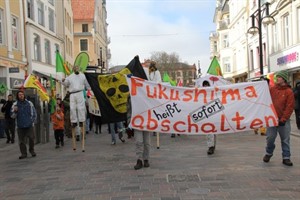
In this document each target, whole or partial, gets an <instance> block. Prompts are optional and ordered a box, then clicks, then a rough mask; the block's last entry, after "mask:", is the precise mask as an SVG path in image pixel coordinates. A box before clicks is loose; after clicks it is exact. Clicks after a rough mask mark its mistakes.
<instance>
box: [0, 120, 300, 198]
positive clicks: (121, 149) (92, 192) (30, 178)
mask: <svg viewBox="0 0 300 200" xmlns="http://www.w3.org/2000/svg"><path fill="white" fill-rule="evenodd" d="M102 130H103V133H102V134H94V133H93V132H90V133H89V134H88V135H87V136H86V152H81V149H80V143H79V142H77V151H76V152H74V151H73V150H72V147H71V146H72V144H71V140H70V139H68V138H65V146H64V147H61V148H59V149H55V142H54V136H53V132H52V133H51V137H50V142H49V143H46V144H37V145H36V147H35V150H36V153H37V157H34V158H33V157H28V158H26V159H23V160H19V159H18V157H19V155H20V152H19V148H18V145H17V143H15V144H6V140H5V139H1V140H0V166H1V173H0V199H1V200H27V199H28V200H29V199H30V200H35V199H41V200H45V199H46V200H48V199H49V200H95V199H100V200H220V199H224V200H229V199H237V200H241V199H243V200H244V199H246V200H247V199H249V200H253V199H259V200H274V199H279V200H285V199H299V197H300V168H299V166H300V137H299V136H298V135H297V134H298V133H297V131H298V130H296V129H293V130H294V131H296V132H295V133H294V134H293V135H292V136H291V153H292V157H291V159H292V161H293V163H294V166H293V167H288V166H285V165H283V164H282V159H281V146H280V142H279V141H280V139H279V138H277V140H276V146H277V148H276V149H275V152H274V156H273V157H272V158H271V161H270V162H269V163H264V162H263V161H262V158H263V156H264V149H265V139H266V137H265V136H261V135H255V134H254V132H252V131H249V132H243V133H231V134H223V135H218V136H217V148H216V151H215V154H214V155H211V156H208V155H207V153H206V151H207V146H206V137H205V136H192V135H181V136H176V137H175V138H171V137H170V135H167V134H160V148H159V149H157V147H156V137H155V136H151V139H152V149H151V158H150V167H149V168H142V169H141V170H134V168H133V166H134V165H135V163H136V156H135V143H134V139H126V142H125V143H122V142H121V141H117V144H116V145H111V136H110V134H108V133H107V126H106V125H104V126H103V127H102Z"/></svg>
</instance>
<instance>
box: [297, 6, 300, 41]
mask: <svg viewBox="0 0 300 200" xmlns="http://www.w3.org/2000/svg"><path fill="white" fill-rule="evenodd" d="M297 28H298V32H297V33H298V34H297V36H298V42H300V34H299V33H300V7H298V8H297Z"/></svg>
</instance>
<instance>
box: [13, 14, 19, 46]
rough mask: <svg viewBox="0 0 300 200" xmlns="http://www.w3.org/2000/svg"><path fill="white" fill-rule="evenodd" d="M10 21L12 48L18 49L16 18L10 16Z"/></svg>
mask: <svg viewBox="0 0 300 200" xmlns="http://www.w3.org/2000/svg"><path fill="white" fill-rule="evenodd" d="M11 21H12V25H11V28H12V40H13V43H12V46H13V48H15V49H18V47H19V34H18V19H17V18H16V17H14V16H12V18H11Z"/></svg>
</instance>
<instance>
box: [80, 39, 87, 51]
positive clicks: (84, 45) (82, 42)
mask: <svg viewBox="0 0 300 200" xmlns="http://www.w3.org/2000/svg"><path fill="white" fill-rule="evenodd" d="M87 50H88V40H87V39H83V40H80V51H87Z"/></svg>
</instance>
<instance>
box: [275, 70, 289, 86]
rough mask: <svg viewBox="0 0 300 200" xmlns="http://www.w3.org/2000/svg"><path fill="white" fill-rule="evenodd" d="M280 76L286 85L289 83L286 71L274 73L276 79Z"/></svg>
mask: <svg viewBox="0 0 300 200" xmlns="http://www.w3.org/2000/svg"><path fill="white" fill-rule="evenodd" d="M278 76H280V77H281V78H283V80H285V82H286V83H287V82H288V81H289V74H288V72H287V71H286V70H282V71H279V72H277V73H276V78H277V77H278Z"/></svg>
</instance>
